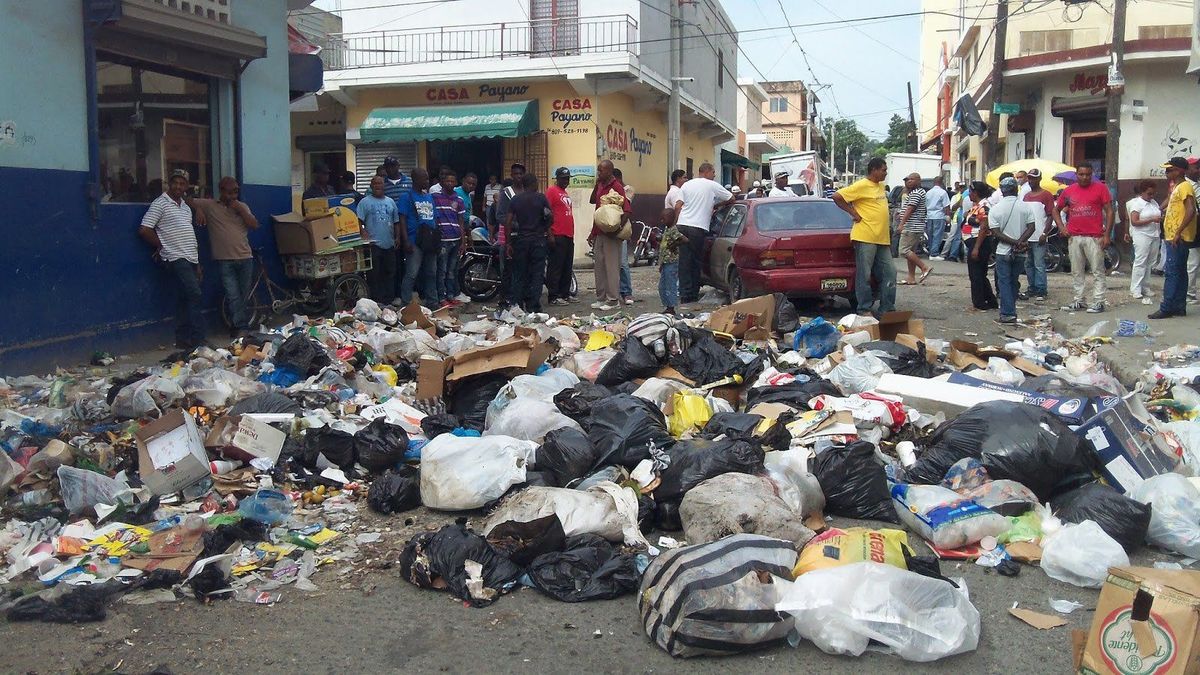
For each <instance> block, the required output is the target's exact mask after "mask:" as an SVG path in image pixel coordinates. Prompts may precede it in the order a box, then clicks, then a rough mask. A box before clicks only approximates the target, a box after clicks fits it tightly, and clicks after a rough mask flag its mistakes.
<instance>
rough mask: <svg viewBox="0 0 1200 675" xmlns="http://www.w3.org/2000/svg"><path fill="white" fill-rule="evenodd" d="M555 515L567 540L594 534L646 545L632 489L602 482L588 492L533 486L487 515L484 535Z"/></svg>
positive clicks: (608, 538)
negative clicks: (501, 527) (501, 526)
mask: <svg viewBox="0 0 1200 675" xmlns="http://www.w3.org/2000/svg"><path fill="white" fill-rule="evenodd" d="M551 514H554V515H556V516H558V520H559V522H561V523H562V526H563V532H564V533H566V535H567V536H568V537H572V536H575V535H577V534H595V535H599V536H601V537H604V538H605V539H607V540H609V541H613V542H620V541H623V542H625V543H626V544H629V545H630V546H635V545H639V544H641V545H646V544H647V542H646V539H645V537H643V536H642V533H641V530H639V529H638V523H637V516H638V502H637V495H635V494H634V492H633V490H630V489H628V488H623V487H621V486H620V485H617V484H616V483H613V482H611V481H603V482H601V483H597V484H596V485H594V486H592V487H590V488H588V489H587V490H573V489H569V488H554V487H541V486H534V487H530V488H526V489H524V490H521V491H520V492H519V493H517V494H515V495H513V496H512V497H510V498H509V499H506V500H505V501H504V502H503V503H502V504H500V506H498V507H496V510H495V511H493V512H492V514H491V515H490V516H488V519H487V523H486V524H485V525H484V527H483V533H484V534H488V533H489V532H491V531H492V529H493V528H495V527H496V526H497V525H499V524H501V523H505V522H508V521H510V520H515V521H517V522H519V523H527V522H529V521H531V520H537V519H538V518H544V517H546V516H548V515H551Z"/></svg>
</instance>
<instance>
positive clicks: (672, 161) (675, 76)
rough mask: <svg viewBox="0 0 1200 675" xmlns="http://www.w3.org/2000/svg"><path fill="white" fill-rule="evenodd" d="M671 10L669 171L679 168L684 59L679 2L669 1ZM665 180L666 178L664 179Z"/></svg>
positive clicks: (668, 118)
mask: <svg viewBox="0 0 1200 675" xmlns="http://www.w3.org/2000/svg"><path fill="white" fill-rule="evenodd" d="M668 5H669V6H670V8H671V69H670V70H671V100H670V102H669V103H668V104H667V171H668V172H671V171H674V170H675V169H678V168H680V166H679V134H680V129H679V88H680V87H682V86H683V83H682V81H681V78H682V75H683V73H682V71H683V59H682V56H683V55H682V54H681V53H680V48H679V43H680V39H679V0H668ZM664 178H665V177H664Z"/></svg>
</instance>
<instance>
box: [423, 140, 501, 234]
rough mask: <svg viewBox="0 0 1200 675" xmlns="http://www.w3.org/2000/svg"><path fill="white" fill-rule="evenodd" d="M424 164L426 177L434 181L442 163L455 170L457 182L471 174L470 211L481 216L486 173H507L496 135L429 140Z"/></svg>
mask: <svg viewBox="0 0 1200 675" xmlns="http://www.w3.org/2000/svg"><path fill="white" fill-rule="evenodd" d="M425 158H426V163H425V166H427V167H429V179H430V180H431V181H436V180H437V177H438V171H439V170H441V168H442V167H443V166H448V167H450V168H452V169H454V172H455V173H456V174H458V180H459V183H461V182H462V179H463V176H465V175H467V174H468V173H473V174H475V176H476V178H477V179H478V180H477V183H476V188H475V194H474V195H472V197H473V201H474V205H475V211H476V213H475V214H474V215H477V216H480V217H482V216H483V202H484V200H483V189H484V187H485V186H486V185H487V181H488V176H492V175H494V176H497V177H499V178H501V179H503V178H504V176H506V175H507V171H504V170H503V163H504V141H503V140H502V139H499V138H473V139H471V140H469V141H429V142H428V143H426V144H425Z"/></svg>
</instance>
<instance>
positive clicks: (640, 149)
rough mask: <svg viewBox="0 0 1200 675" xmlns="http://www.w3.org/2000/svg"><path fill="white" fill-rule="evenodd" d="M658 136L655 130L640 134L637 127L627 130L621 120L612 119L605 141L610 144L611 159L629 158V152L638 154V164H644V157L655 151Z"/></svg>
mask: <svg viewBox="0 0 1200 675" xmlns="http://www.w3.org/2000/svg"><path fill="white" fill-rule="evenodd" d="M655 138H657V136H655V135H654V133H653V132H649V131H647V132H643V133H642V134H638V131H637V129H634V128H633V127H630V128H629V131H628V132H626V131H625V129H624V124H623V123H622V122H621V121H620V120H611V121H610V122H609V125H608V129H607V130H606V131H605V133H604V143H605V145H607V146H608V155H609V157H610V158H611V159H614V160H617V161H626V160H628V159H629V153H631V152H632V153H633V154H635V155H637V163H638V166H641V165H642V159H644V158H645V157H646V156H647V155H650V154H651V153H653V152H654V139H655Z"/></svg>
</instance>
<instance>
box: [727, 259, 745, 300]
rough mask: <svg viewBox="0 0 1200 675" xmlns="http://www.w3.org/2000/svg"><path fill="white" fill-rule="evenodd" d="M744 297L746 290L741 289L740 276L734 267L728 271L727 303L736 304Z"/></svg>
mask: <svg viewBox="0 0 1200 675" xmlns="http://www.w3.org/2000/svg"><path fill="white" fill-rule="evenodd" d="M745 296H746V289H745V288H743V287H742V275H741V274H740V273H738V271H737V268H736V267H735V268H733V269H731V270H729V301H730V302H737V301H738V300H741V299H742V298H743V297H745Z"/></svg>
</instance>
